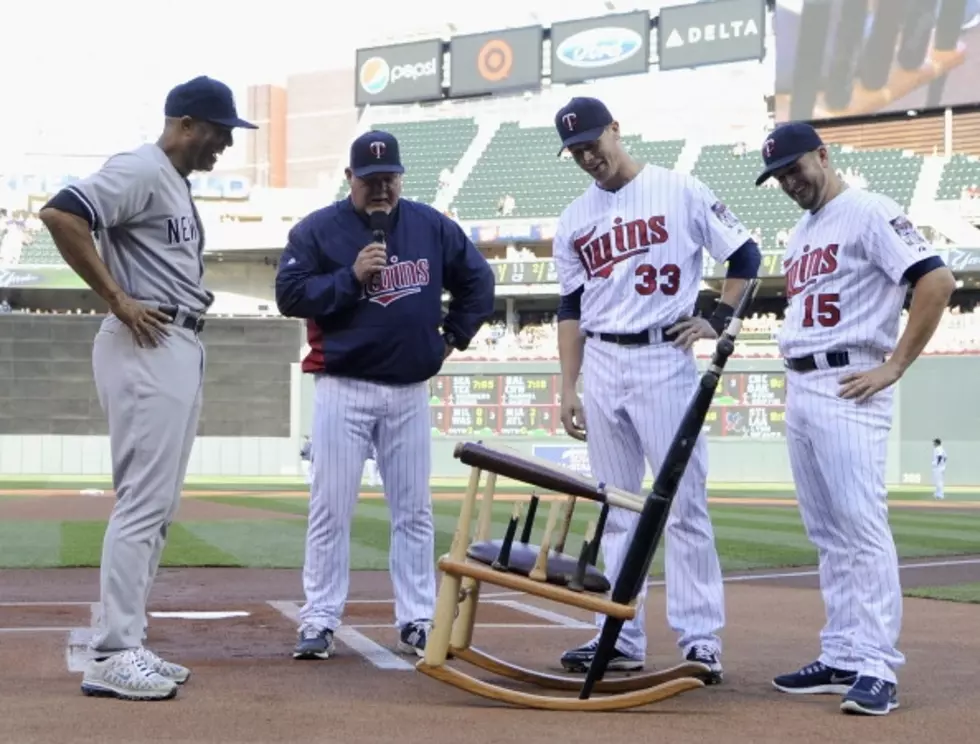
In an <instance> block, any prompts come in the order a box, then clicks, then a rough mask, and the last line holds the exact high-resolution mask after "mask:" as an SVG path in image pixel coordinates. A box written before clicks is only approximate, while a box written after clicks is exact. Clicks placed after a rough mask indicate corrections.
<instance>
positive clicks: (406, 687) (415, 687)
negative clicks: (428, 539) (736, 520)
mask: <svg viewBox="0 0 980 744" xmlns="http://www.w3.org/2000/svg"><path fill="white" fill-rule="evenodd" d="M31 502H33V504H34V505H33V506H32V507H30V508H31V509H32V510H33V511H30V512H25V511H24V510H26V509H27V508H28V507H27V506H26V504H28V503H31ZM18 504H20V505H19V506H17V505H18ZM73 504H74V505H76V506H77V505H84V509H87V510H90V511H88V512H85V513H88V514H90V515H93V516H88V517H80V516H77V514H81V513H82V511H79V512H77V514H76V516H75V517H71V516H69V515H70V514H73V513H74V512H66V510H68V509H70V508H75V507H74V506H72V505H73ZM111 505H112V499H111V498H105V497H79V496H73V497H62V498H56V497H52V498H49V499H36V500H35V499H24V500H16V499H13V500H7V501H3V502H0V508H2V509H3V511H0V519H11V518H21V519H24V518H44V516H43V515H44V514H47V517H48V518H54V519H69V518H92V519H99V518H104V516H107V515H108V509H110V508H111ZM42 506H43V507H44V508H43V509H42ZM79 508H80V509H81V507H79ZM12 509H14V511H11V510H12ZM197 509H208V510H211V511H209V512H206V513H207V514H208V516H201V514H202V512H196V511H191V510H197ZM17 510H20V511H17ZM243 512H244V513H247V515H243ZM25 513H29V514H31V515H33V516H23V515H24V514H25ZM14 514H20V515H21V516H20V517H14V516H13V515H14ZM96 514H101V515H103V516H102V517H100V516H94V515H96ZM188 514H190V515H193V516H192V518H208V519H221V518H225V517H227V518H241V517H242V516H245V518H249V519H257V518H262V517H263V515H265V516H267V517H269V518H289V515H284V514H280V513H274V512H269V511H264V510H262V509H244V508H241V507H234V508H233V507H224V506H222V505H217V504H210V503H208V502H204V501H195V500H193V499H188V500H186V501H185V502H184V503H183V505H182V515H181V516H182V518H189V517H188ZM233 514H234V515H236V516H235V517H231V516H228V515H233ZM902 576H903V582H905V583H906V585H910V584H914V583H931V584H942V583H953V582H956V581H967V580H973V581H976V580H978V579H980V558H969V557H963V558H958V559H945V560H936V561H917V562H915V563H914V564H912V566H911V567H908V568H906V569H904V570H903V572H902ZM728 581H729V583H728V584H727V585H726V606H727V612H728V618H727V625H726V628H725V630H724V632H723V638H724V642H725V649H724V659H725V667H726V680H725V683H724V684H723V685H721V686H718V687H716V688H706V689H703V690H698V691H695V692H692V693H687V694H685V695H682V696H680V697H677V698H674V699H672V700H668V701H665V702H663V703H660V704H658V705H654V706H649V707H647V708H643V709H640V710H635V711H629V712H624V713H608V714H569V713H544V712H537V711H525V710H518V709H513V708H508V707H505V706H503V705H498V704H495V703H491V702H489V701H485V700H482V699H478V698H475V697H471V696H469V695H466V694H465V693H462V692H460V691H457V690H455V689H453V688H450V687H446V686H444V685H440V684H439V683H438V682H435V681H433V680H430V679H429V678H427V677H423V676H422V675H420V674H418V673H417V672H415V671H414V670H413V667H412V664H413V662H414V661H415V659H414V658H407V657H404V656H399V655H397V654H395V653H394V652H393V651H392V649H393V648H394V642H395V631H394V629H393V627H392V626H393V617H392V616H393V606H392V603H391V602H390V597H391V596H392V595H391V582H390V578H389V576H388V574H387V573H383V572H357V573H355V574H354V575H353V576H352V578H351V593H350V603H349V604H348V607H347V614H346V622H347V626H346V627H345V630H344V631H343V632H344V633H345V635H344V636H343V637H342V638H340V641H339V643H338V654H337V656H336V657H335V658H334V659H331V660H329V661H326V662H295V661H293V660H292V659H291V658H290V656H289V652H290V649H291V647H292V644H293V641H294V638H295V630H296V626H295V621H294V619H293V618H295V616H296V613H297V612H298V609H299V606H300V604H301V600H302V596H303V592H302V580H301V572H300V571H299V570H272V569H256V570H246V569H163V570H161V572H160V575H159V577H158V580H157V582H156V584H155V586H154V590H153V595H152V597H151V601H150V608H149V609H150V632H149V641H148V643H149V645H150V646H151V647H152V648H154V649H155V650H156V651H158V652H159V653H161V654H163V655H165V656H167V657H170V658H173V659H174V660H175V661H180V662H183V663H186V664H188V665H189V666H191V668H192V671H193V676H192V678H191V680H190V681H189V682H188V683H187V685H185V686H184V688H183V689H182V690H181V692H180V694H179V695H178V697H177V699H175V700H173V701H168V702H161V703H125V702H121V701H115V700H96V699H90V698H85V697H84V696H82V695H81V693H80V691H79V687H78V686H79V683H80V681H81V673H80V671H79V670H80V669H81V668H82V663H83V662H84V640H85V638H87V637H88V635H89V633H90V629H89V626H90V625H91V618H92V613H93V608H92V605H91V603H92V602H94V601H95V600H97V598H98V582H99V573H98V570H96V569H48V570H23V569H22V570H5V571H3V572H0V690H2V691H3V694H0V720H3V721H4V726H2V727H0V742H17V743H18V744H27V743H28V742H60V741H71V742H105V741H109V742H132V741H141V742H143V741H147V742H149V741H153V742H173V741H179V742H184V743H187V744H198V743H203V742H209V743H210V742H228V743H229V744H230V743H231V742H236V743H245V742H279V741H282V742H292V741H302V742H321V741H330V742H355V741H357V742H366V743H368V742H378V743H381V742H385V743H386V744H387V743H389V742H398V743H399V744H403V743H412V742H419V743H420V744H421V743H422V742H424V743H425V744H456V743H457V742H458V741H459V740H460V739H464V740H466V741H470V742H474V743H475V742H480V743H481V744H482V743H483V742H510V741H514V740H541V741H544V740H550V739H554V738H556V736H557V737H560V738H561V740H562V741H563V742H589V744H594V742H595V741H596V740H598V739H600V738H601V739H606V740H609V739H612V740H615V739H621V740H624V741H632V740H633V739H635V738H637V736H638V735H639V736H640V737H642V738H653V739H655V740H658V741H659V740H664V741H670V742H671V743H672V744H687V743H688V742H700V741H702V740H708V741H713V742H732V743H734V744H766V743H768V742H773V743H776V742H779V743H780V744H782V742H786V741H793V742H795V743H796V744H808V743H809V742H819V743H820V744H825V742H826V741H828V740H829V741H835V740H841V741H862V742H867V743H868V744H871V743H872V742H889V743H890V744H901V743H902V742H915V743H916V744H921V742H922V741H923V740H926V739H928V738H934V737H935V735H936V732H937V731H941V730H945V731H946V734H944V735H943V737H944V738H948V739H950V740H958V739H959V740H963V741H970V740H971V739H972V737H973V735H974V731H975V730H976V729H977V728H978V727H980V689H978V688H977V686H976V685H975V684H973V683H972V678H973V676H974V675H975V670H974V666H975V665H974V664H973V662H972V659H974V658H977V657H978V655H980V636H978V634H977V633H976V628H977V627H978V626H980V606H973V605H957V604H951V603H944V602H934V601H929V600H919V599H914V600H906V603H905V616H904V623H903V625H904V627H903V634H902V643H901V646H902V650H903V651H904V652H905V654H906V655H907V659H908V664H907V667H906V668H905V670H904V671H903V673H902V677H901V681H902V686H901V701H902V708H901V709H900V710H899V711H896V712H895V713H893V714H892V715H891V716H888V717H887V718H884V719H864V718H852V717H845V716H843V715H842V714H841V713H840V712H839V710H838V709H837V699H836V698H834V697H820V698H809V699H807V698H802V699H801V698H797V697H791V696H786V695H781V694H779V693H777V692H776V691H774V690H773V689H772V688H771V686H770V684H769V680H770V679H771V678H772V676H773V675H775V674H777V673H781V672H785V671H788V670H791V669H794V668H796V667H797V666H799V665H800V664H803V663H806V662H809V661H811V660H812V658H813V657H814V656H815V654H816V650H817V637H818V633H819V631H820V626H821V625H822V623H823V607H822V603H821V599H820V595H819V592H817V591H815V590H814V589H813V588H812V586H813V585H814V582H815V577H814V572H813V571H812V570H808V569H801V570H794V571H785V572H756V573H754V574H743V575H739V576H732V577H729V578H728ZM484 598H485V601H487V603H488V604H486V605H485V607H484V609H483V611H482V612H481V613H480V616H479V622H480V625H479V626H478V628H477V632H476V637H475V643H476V645H478V646H481V647H484V648H486V649H487V650H488V651H489V652H491V653H493V654H495V655H498V656H501V657H503V658H506V659H509V660H512V661H514V662H516V663H519V664H522V665H524V666H531V667H534V668H537V669H541V670H544V671H555V670H556V668H557V666H558V665H557V659H558V656H559V655H560V653H561V652H562V651H563V650H564V649H565V648H568V647H569V646H571V645H577V644H579V643H581V642H583V641H585V640H587V639H588V638H589V637H590V636H591V634H592V631H591V630H590V628H589V627H588V625H587V624H588V623H590V622H591V617H590V616H589V615H588V614H586V613H583V612H580V611H577V610H573V609H570V608H566V607H563V606H561V605H556V604H554V603H549V602H545V601H542V600H537V599H534V598H531V597H528V596H526V595H516V594H513V593H503V592H497V591H495V588H494V587H490V586H488V587H486V588H485V594H484ZM647 608H648V611H647V624H648V629H649V633H650V649H649V651H650V662H651V663H652V664H653V665H655V666H661V667H662V666H668V665H673V664H674V663H676V662H677V660H678V658H679V657H678V651H677V649H676V648H675V645H674V635H673V634H672V632H671V631H670V630H669V627H668V626H667V623H666V621H665V605H664V591H663V587H662V585H660V584H659V583H657V582H655V583H654V585H653V586H652V587H651V589H650V594H649V599H648V605H647ZM199 613H211V615H210V617H202V616H201V615H200V614H199ZM477 675H478V676H480V675H479V673H477ZM396 686H397V687H398V689H397V690H396V689H395V687H396ZM639 732H643V733H639Z"/></svg>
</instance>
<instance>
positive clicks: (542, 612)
mask: <svg viewBox="0 0 980 744" xmlns="http://www.w3.org/2000/svg"><path fill="white" fill-rule="evenodd" d="M481 599H482V597H481ZM488 604H495V605H500V606H501V607H509V608H510V609H512V610H517V611H518V612H523V613H525V614H528V615H533V616H534V617H540V618H541V619H542V620H549V621H550V622H553V623H554V624H555V625H561V626H564V627H566V628H594V627H595V626H594V625H591V624H590V623H584V622H582V621H581V620H576V619H575V618H574V617H569V616H568V615H562V614H561V613H560V612H552V611H551V610H546V609H544V608H543V607H535V606H534V605H529V604H525V603H524V602H518V601H517V600H514V599H491V600H488Z"/></svg>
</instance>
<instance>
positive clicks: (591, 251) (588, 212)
mask: <svg viewBox="0 0 980 744" xmlns="http://www.w3.org/2000/svg"><path fill="white" fill-rule="evenodd" d="M749 238H750V236H749V233H748V231H747V230H746V229H745V227H744V226H743V225H742V224H741V223H740V222H739V220H738V218H737V217H736V216H735V215H734V214H732V212H731V211H730V210H729V209H728V208H727V207H726V206H725V205H724V204H723V203H722V202H721V201H719V199H718V198H717V197H716V196H715V195H714V194H713V193H712V192H711V190H710V189H709V188H708V187H707V186H706V185H705V184H703V183H702V182H701V181H699V180H698V179H696V178H694V177H693V176H689V175H686V174H683V173H676V172H674V171H670V170H667V169H665V168H661V167H658V166H655V165H645V166H644V167H643V169H642V170H641V171H640V173H639V174H638V175H637V176H636V178H634V179H633V180H632V181H630V182H629V183H628V184H626V185H625V186H623V187H622V188H621V189H619V190H618V191H605V190H603V189H601V188H599V187H598V186H597V185H596V184H594V183H593V184H592V185H591V186H589V188H588V190H587V191H586V192H585V193H584V194H582V196H580V197H578V198H577V199H576V200H575V201H573V202H572V203H571V204H570V205H569V206H568V207H567V208H566V209H565V210H564V212H563V213H562V215H561V217H560V219H559V221H558V227H557V229H556V231H555V240H554V257H555V266H556V268H557V271H558V283H559V286H560V288H561V293H562V294H570V293H572V292H574V291H575V290H577V289H578V288H579V287H582V286H584V288H585V289H584V292H583V294H582V302H581V321H580V323H581V328H582V330H585V331H592V332H594V333H638V332H640V331H644V330H646V329H649V328H667V327H669V326H670V325H672V324H673V323H674V322H676V321H677V320H678V319H679V318H680V317H681V316H684V315H690V314H691V313H692V312H693V311H694V306H695V303H696V302H697V296H698V290H699V287H700V284H701V277H702V270H703V258H704V257H703V254H702V248H705V249H707V251H708V252H709V253H710V254H711V256H712V257H713V258H714V259H715V260H716V261H718V262H719V263H722V262H724V261H727V260H728V258H729V256H731V255H732V253H734V252H735V251H736V250H737V249H738V248H739V247H740V246H742V245H743V244H744V243H745V242H747V241H748V240H749Z"/></svg>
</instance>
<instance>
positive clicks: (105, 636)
mask: <svg viewBox="0 0 980 744" xmlns="http://www.w3.org/2000/svg"><path fill="white" fill-rule="evenodd" d="M164 114H165V116H166V123H165V127H164V131H163V134H162V135H161V137H160V139H159V140H157V142H156V143H155V144H146V145H142V146H141V147H138V148H137V149H135V150H133V151H130V152H124V153H121V154H118V155H115V156H113V157H111V158H109V160H107V161H106V163H105V164H104V165H103V166H102V168H101V169H100V170H99V171H98V172H96V173H95V174H93V175H91V176H89V177H88V178H86V179H83V180H81V181H79V182H77V183H74V184H72V185H71V186H68V187H66V188H65V189H64V190H62V191H61V192H59V193H58V194H56V195H55V196H54V197H53V198H52V199H51V200H50V201H49V202H48V203H47V204H46V205H45V206H44V208H43V209H42V210H41V212H40V215H39V216H40V218H41V220H42V222H44V224H45V225H46V226H47V228H48V230H49V231H50V233H51V235H52V236H53V238H54V242H55V244H56V245H57V246H58V250H59V251H60V253H61V255H62V256H63V257H64V259H65V261H66V262H67V263H68V265H69V266H71V268H72V269H74V270H75V272H76V273H77V274H78V275H79V276H80V277H81V278H82V279H84V280H85V282H86V283H87V284H88V285H89V287H91V288H92V289H93V290H94V291H95V292H96V293H97V294H98V295H99V296H100V297H101V298H102V299H103V300H105V302H106V303H107V304H108V306H109V309H110V313H109V314H108V315H107V316H106V318H105V320H104V321H103V322H102V325H101V328H100V330H99V332H98V334H97V335H96V337H95V342H94V348H93V354H92V361H93V369H94V373H95V384H96V388H97V390H98V395H99V401H100V402H101V404H102V408H103V410H104V411H105V414H106V417H107V418H108V422H109V440H110V447H111V451H112V480H113V486H114V488H115V490H116V503H115V507H114V508H113V511H112V516H111V517H110V518H109V524H108V527H107V529H106V532H105V538H104V542H103V546H102V574H101V608H100V610H101V611H100V619H99V627H98V628H97V631H96V634H95V637H94V638H93V639H92V642H91V649H92V652H93V655H94V660H93V661H92V662H91V664H90V665H89V668H88V669H87V670H86V672H85V675H84V678H83V680H82V692H84V693H85V694H86V695H101V696H109V697H117V698H123V699H138V700H164V699H169V698H172V697H174V696H175V695H176V694H177V685H179V684H182V683H183V682H185V681H186V680H187V678H188V677H189V676H190V671H189V670H187V669H186V668H184V667H182V666H180V665H178V664H174V663H171V662H167V661H164V660H163V659H161V658H160V657H158V656H157V655H156V654H154V653H153V652H151V651H150V650H148V649H146V648H144V647H143V639H144V635H145V632H146V604H147V601H148V598H149V594H150V590H151V587H152V585H153V581H154V579H155V577H156V572H157V567H158V566H159V564H160V556H161V554H162V553H163V549H164V545H165V543H166V539H167V528H168V526H169V525H170V523H171V522H172V521H173V519H174V517H175V516H176V513H177V506H178V503H179V497H180V492H181V488H182V486H183V481H184V476H185V474H186V471H187V461H188V458H189V457H190V453H191V447H192V445H193V443H194V437H195V435H196V434H197V424H198V418H199V415H200V411H201V389H202V383H203V378H204V347H203V345H202V344H201V342H200V340H199V338H198V333H199V332H200V330H201V328H202V327H203V324H204V321H203V320H202V316H203V315H204V313H205V312H207V310H208V308H209V307H210V305H211V303H212V301H213V300H214V296H213V295H212V294H211V293H210V292H209V291H208V290H206V289H205V288H204V286H203V284H202V276H203V274H204V259H203V251H204V232H203V227H202V225H201V220H200V217H199V215H198V213H197V210H196V209H195V206H194V201H193V199H192V197H191V190H190V183H189V181H188V180H187V176H188V175H189V174H190V173H192V172H193V171H210V170H211V169H212V168H213V167H214V165H215V163H216V162H217V158H218V156H219V155H220V154H221V153H222V152H223V151H224V149H225V148H226V147H230V146H231V145H232V144H233V142H232V130H233V129H234V128H236V127H246V128H249V129H255V128H256V127H255V126H254V125H253V124H249V123H248V122H246V121H243V120H242V119H240V118H238V114H237V112H236V110H235V102H234V98H233V96H232V93H231V90H230V89H229V88H228V86H226V85H225V84H224V83H220V82H218V81H216V80H212V79H210V78H207V77H198V78H194V79H193V80H190V81H188V82H186V83H183V84H181V85H178V86H177V87H176V88H174V89H173V90H172V91H170V93H169V94H168V96H167V100H166V104H165V106H164ZM93 233H94V234H95V236H96V237H97V239H98V243H99V250H97V249H96V246H95V242H94V241H93ZM100 253H101V258H100Z"/></svg>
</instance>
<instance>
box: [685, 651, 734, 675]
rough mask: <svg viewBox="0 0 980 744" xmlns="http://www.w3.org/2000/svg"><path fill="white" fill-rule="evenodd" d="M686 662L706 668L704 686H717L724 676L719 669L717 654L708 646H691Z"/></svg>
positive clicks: (719, 660) (719, 662) (719, 663)
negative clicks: (694, 662) (706, 674)
mask: <svg viewBox="0 0 980 744" xmlns="http://www.w3.org/2000/svg"><path fill="white" fill-rule="evenodd" d="M685 658H686V659H687V660H688V661H696V662H698V663H699V664H704V665H705V666H707V667H708V669H709V673H708V676H707V677H705V678H704V683H705V684H706V685H719V684H721V681H722V680H723V679H724V677H725V674H724V672H723V671H722V668H721V659H719V658H718V652H717V651H715V650H714V649H713V648H710V647H708V646H693V647H692V648H691V650H690V651H688V652H687V656H686V657H685Z"/></svg>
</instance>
